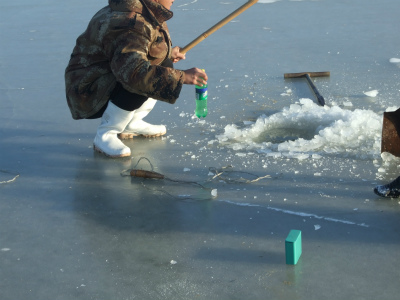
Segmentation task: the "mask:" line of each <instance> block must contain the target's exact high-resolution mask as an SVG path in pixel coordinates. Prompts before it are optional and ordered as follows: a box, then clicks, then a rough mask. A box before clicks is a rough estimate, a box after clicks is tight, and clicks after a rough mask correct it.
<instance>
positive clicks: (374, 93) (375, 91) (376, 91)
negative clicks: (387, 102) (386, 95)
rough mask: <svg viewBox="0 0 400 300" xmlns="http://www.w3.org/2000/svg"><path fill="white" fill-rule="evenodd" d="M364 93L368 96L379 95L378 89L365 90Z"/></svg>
mask: <svg viewBox="0 0 400 300" xmlns="http://www.w3.org/2000/svg"><path fill="white" fill-rule="evenodd" d="M364 95H366V96H368V97H376V95H378V90H372V91H368V92H364Z"/></svg>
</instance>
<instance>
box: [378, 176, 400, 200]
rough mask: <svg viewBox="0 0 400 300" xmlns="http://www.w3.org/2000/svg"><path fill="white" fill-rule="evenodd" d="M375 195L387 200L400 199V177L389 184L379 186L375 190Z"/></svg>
mask: <svg viewBox="0 0 400 300" xmlns="http://www.w3.org/2000/svg"><path fill="white" fill-rule="evenodd" d="M374 193H375V194H377V195H378V196H381V197H385V198H399V197H400V177H397V178H396V179H395V180H393V181H392V182H391V183H389V184H385V185H377V186H376V187H375V188H374Z"/></svg>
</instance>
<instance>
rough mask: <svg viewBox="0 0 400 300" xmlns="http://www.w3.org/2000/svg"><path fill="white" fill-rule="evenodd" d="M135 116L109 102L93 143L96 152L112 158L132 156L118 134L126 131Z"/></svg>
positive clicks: (131, 112)
mask: <svg viewBox="0 0 400 300" xmlns="http://www.w3.org/2000/svg"><path fill="white" fill-rule="evenodd" d="M133 114H134V112H133V111H127V110H124V109H121V108H119V107H117V106H116V105H115V104H114V103H112V102H111V101H109V102H108V105H107V108H106V109H105V111H104V113H103V116H102V117H101V124H100V126H99V127H98V128H97V133H96V136H95V138H94V141H93V146H94V150H96V151H98V152H102V153H104V154H105V155H107V156H110V157H125V156H130V155H131V149H130V148H129V147H127V146H125V145H124V143H122V142H121V140H120V139H119V138H118V134H119V133H121V132H123V131H124V129H125V127H126V126H127V125H128V123H129V122H130V121H131V120H132V116H133Z"/></svg>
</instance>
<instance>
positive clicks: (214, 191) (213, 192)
mask: <svg viewBox="0 0 400 300" xmlns="http://www.w3.org/2000/svg"><path fill="white" fill-rule="evenodd" d="M217 195H218V191H217V189H213V190H212V191H211V196H213V198H216V197H217Z"/></svg>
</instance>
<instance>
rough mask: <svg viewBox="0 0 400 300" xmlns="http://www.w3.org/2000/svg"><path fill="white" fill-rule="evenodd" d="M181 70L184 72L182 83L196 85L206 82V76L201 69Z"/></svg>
mask: <svg viewBox="0 0 400 300" xmlns="http://www.w3.org/2000/svg"><path fill="white" fill-rule="evenodd" d="M183 72H185V80H184V82H183V83H184V84H196V85H198V86H202V85H206V84H207V80H208V76H207V74H206V72H204V71H203V70H201V69H198V68H192V69H189V70H185V71H183Z"/></svg>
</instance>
